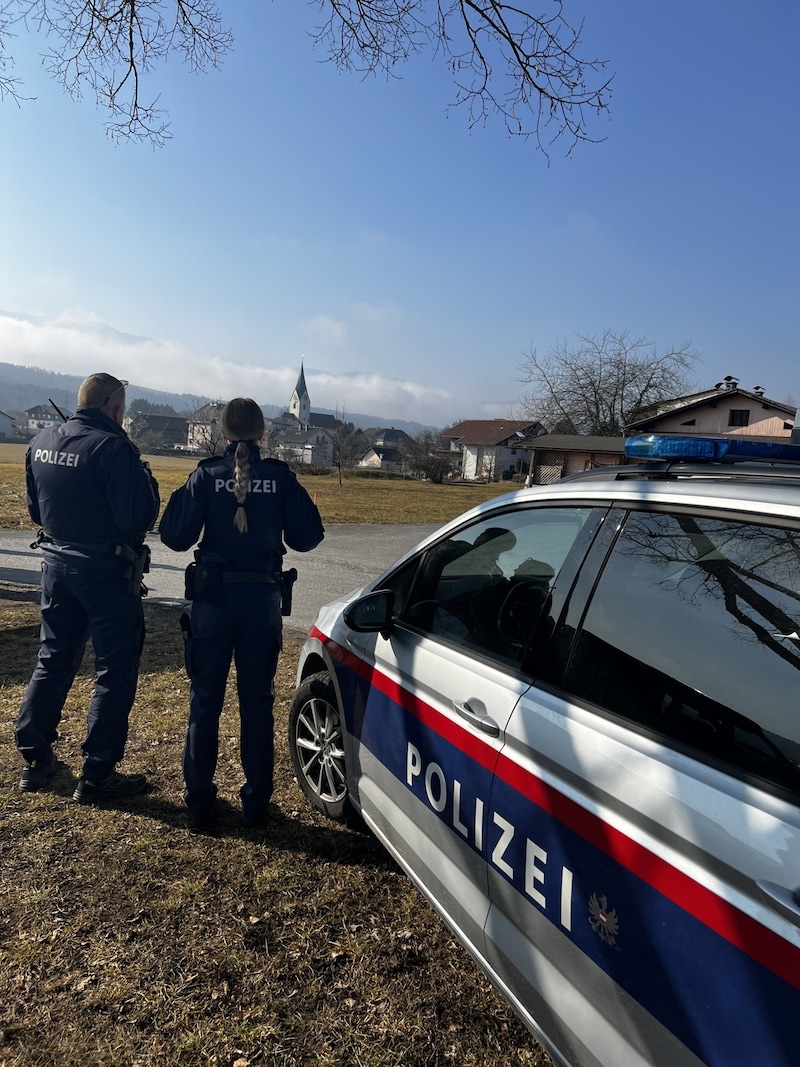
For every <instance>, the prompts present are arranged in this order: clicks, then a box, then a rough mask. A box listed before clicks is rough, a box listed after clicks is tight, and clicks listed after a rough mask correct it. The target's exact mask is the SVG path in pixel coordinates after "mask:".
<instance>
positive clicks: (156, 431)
mask: <svg viewBox="0 0 800 1067" xmlns="http://www.w3.org/2000/svg"><path fill="white" fill-rule="evenodd" d="M123 426H124V427H125V430H126V432H127V433H128V436H129V437H131V438H132V439H133V440H134V441H135V442H136V443H137V445H139V447H140V448H143V449H145V450H146V451H149V452H152V451H153V450H154V449H157V450H158V451H172V450H173V449H175V448H182V449H183V448H186V445H187V440H188V436H189V422H188V420H187V419H185V418H182V417H181V416H180V415H153V414H150V413H147V412H143V411H135V412H133V414H131V415H126V416H125V418H124V420H123Z"/></svg>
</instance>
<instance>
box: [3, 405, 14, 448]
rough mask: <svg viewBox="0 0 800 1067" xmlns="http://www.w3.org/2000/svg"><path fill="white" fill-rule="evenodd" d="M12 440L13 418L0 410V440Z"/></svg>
mask: <svg viewBox="0 0 800 1067" xmlns="http://www.w3.org/2000/svg"><path fill="white" fill-rule="evenodd" d="M13 440H14V419H13V418H12V416H11V415H6V413H5V411H0V441H13Z"/></svg>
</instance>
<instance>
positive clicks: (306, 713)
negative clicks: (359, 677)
mask: <svg viewBox="0 0 800 1067" xmlns="http://www.w3.org/2000/svg"><path fill="white" fill-rule="evenodd" d="M289 751H290V752H291V754H292V763H293V764H294V769H295V773H296V774H297V781H298V782H299V784H300V788H301V789H302V790H303V792H304V793H305V795H306V796H307V797H308V799H309V800H310V801H311V804H312V806H313V807H314V808H316V809H317V811H321V812H322V813H323V814H324V815H327V816H328V818H329V819H345V818H347V816H348V809H349V806H350V805H349V801H348V798H347V773H346V768H345V762H344V736H343V731H342V716H341V712H340V711H339V705H338V703H337V700H336V691H335V689H334V687H333V682H332V681H331V677H330V675H329V674H328V672H327V671H321V672H320V673H319V674H312V675H311V677H309V678H306V680H305V681H304V682H303V683H302V684H301V685H300V686H299V687H298V689H297V692H296V693H295V695H294V698H293V700H292V706H291V708H290V710H289Z"/></svg>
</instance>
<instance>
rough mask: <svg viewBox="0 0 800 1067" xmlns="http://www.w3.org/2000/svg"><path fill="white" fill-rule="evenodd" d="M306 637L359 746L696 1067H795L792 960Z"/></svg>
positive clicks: (799, 960) (702, 891) (710, 899)
mask: <svg viewBox="0 0 800 1067" xmlns="http://www.w3.org/2000/svg"><path fill="white" fill-rule="evenodd" d="M310 636H311V637H312V638H317V639H318V640H319V641H321V642H322V643H324V645H325V647H326V650H327V651H328V653H329V655H330V657H331V661H332V663H333V666H334V669H335V672H336V674H337V678H338V679H339V682H340V688H341V691H342V692H343V693H345V692H346V693H349V694H354V698H353V700H352V702H351V701H347V702H346V703H347V704H348V708H346V710H345V718H346V721H347V727H348V730H349V731H350V732H351V734H352V735H353V736H354V737H355V738H356V739H357V743H358V744H359V745H360V746H364V747H365V748H366V749H368V750H369V751H370V752H371V753H372V755H373V756H374V757H375V758H376V759H377V760H378V761H379V762H380V764H381V765H382V766H383V767H384V768H386V770H387V771H389V772H390V773H391V774H392V775H393V776H394V777H395V778H396V779H397V780H398V781H400V782H402V783H403V784H404V786H405V788H407V789H408V790H409V791H410V792H412V793H413V794H414V796H415V797H416V798H417V799H418V801H419V802H420V803H421V804H423V805H424V806H425V807H426V808H427V809H428V810H429V811H430V812H432V813H433V814H434V815H435V816H436V817H437V818H438V819H440V820H441V821H442V822H443V823H445V824H446V825H447V826H448V828H449V829H450V830H451V831H452V832H453V833H456V834H458V835H459V837H460V838H462V839H463V840H464V842H465V843H466V844H467V845H468V846H469V847H470V848H471V849H472V850H473V851H474V852H476V853H477V854H479V855H480V857H481V858H482V860H483V862H485V864H486V865H487V866H488V868H489V869H490V871H494V872H496V874H497V875H499V876H500V878H502V879H503V880H504V881H505V882H506V883H507V884H508V885H509V886H510V887H511V888H512V890H513V892H515V893H516V894H518V896H519V898H520V900H522V901H525V902H526V905H527V907H529V908H533V909H535V910H536V912H537V913H538V914H540V915H541V916H543V917H544V918H545V919H546V920H547V921H548V922H549V923H551V924H552V925H553V926H555V927H557V929H558V930H559V931H560V932H561V934H562V935H563V936H565V937H567V938H569V940H570V941H571V942H572V943H573V944H574V945H575V946H576V947H577V948H578V949H579V950H580V951H581V952H582V953H583V954H584V955H585V956H586V957H587V958H588V959H589V960H591V961H592V962H593V963H594V964H596V965H597V966H598V967H600V968H601V969H602V970H603V971H604V972H605V973H606V974H607V975H608V976H609V978H611V979H612V980H613V981H615V982H617V983H618V984H619V986H620V987H621V988H622V989H624V991H625V994H626V995H627V996H629V997H631V998H632V999H633V1000H634V1001H636V1002H637V1003H638V1004H639V1005H641V1007H642V1008H643V1009H644V1010H645V1011H646V1012H647V1013H648V1014H649V1015H650V1016H652V1017H653V1019H655V1020H657V1021H658V1022H659V1023H661V1024H662V1025H663V1026H664V1027H665V1028H666V1029H667V1030H668V1031H669V1032H670V1033H671V1034H672V1035H674V1037H675V1038H677V1039H678V1040H679V1041H680V1042H681V1043H682V1044H683V1045H685V1046H686V1048H687V1049H689V1050H691V1052H692V1053H694V1055H695V1056H697V1057H698V1060H699V1062H701V1063H704V1064H709V1065H713V1067H729V1065H731V1064H734V1063H748V1062H750V1063H760V1062H763V1063H767V1062H768V1063H770V1064H771V1065H777V1064H781V1065H782V1067H783V1065H787V1067H788V1065H789V1064H791V1063H792V1059H791V1057H790V1056H789V1054H788V1051H787V1050H789V1049H792V1048H794V1047H796V1046H795V1022H794V1020H795V1018H796V1013H797V1011H798V1009H800V996H798V991H800V947H798V946H793V945H790V944H787V942H786V941H785V940H784V939H783V938H781V937H780V936H779V935H778V934H776V933H773V932H772V931H771V930H770V929H769V928H768V927H767V926H765V925H763V924H762V923H760V922H759V921H758V920H757V919H755V918H754V917H753V916H751V915H749V914H748V913H747V910H746V909H741V908H737V907H735V906H734V905H732V904H731V903H730V902H729V901H728V900H725V899H724V898H723V897H721V896H719V895H717V894H716V893H715V892H714V890H713V888H712V887H710V886H708V885H704V884H702V882H700V881H698V880H697V878H695V877H693V872H692V871H690V870H682V869H680V868H677V867H675V866H673V865H671V864H670V863H668V862H666V861H665V860H663V859H662V858H661V857H660V856H658V855H657V854H656V853H654V852H653V851H652V850H650V849H648V848H646V847H643V846H642V845H641V844H640V843H639V842H637V841H636V840H635V839H634V838H633V837H630V836H628V835H627V834H626V833H624V832H622V831H621V830H620V829H617V828H615V827H614V826H612V825H610V824H609V823H608V822H606V821H604V820H602V819H601V818H599V817H598V816H597V815H595V814H593V813H592V812H591V811H588V810H586V808H585V807H583V806H582V805H580V804H578V803H576V802H575V801H574V800H572V799H571V798H570V797H569V796H567V795H565V793H564V792H563V791H561V790H560V789H558V788H555V787H554V786H553V785H552V784H550V783H549V782H548V781H546V780H545V777H544V776H543V775H541V774H537V773H534V772H532V770H531V769H530V768H529V767H527V766H524V765H522V764H521V763H519V762H518V761H516V760H515V759H513V758H512V757H510V756H508V755H505V754H504V752H502V751H501V752H500V753H498V752H497V751H496V750H495V749H493V748H492V747H491V746H490V745H489V744H487V743H485V742H483V741H482V740H481V738H480V737H478V736H476V734H475V733H474V732H473V731H470V730H468V729H465V728H463V727H461V726H459V725H458V724H457V723H455V722H453V720H452V719H449V718H448V717H447V716H445V715H443V714H441V713H440V712H439V711H437V710H436V709H435V708H433V707H432V706H431V705H429V704H427V703H426V702H424V701H422V700H420V699H419V698H418V697H417V696H416V695H415V694H413V693H411V692H409V691H408V690H407V689H405V688H403V687H401V686H399V685H398V684H397V683H396V682H395V681H394V680H393V679H390V678H387V677H386V676H384V675H383V674H382V673H381V672H380V671H378V670H376V669H375V667H374V665H373V664H371V663H370V664H365V663H363V662H362V661H360V660H359V659H358V658H357V657H355V656H353V655H352V653H350V652H347V651H345V649H343V648H342V646H340V645H339V644H338V643H337V642H335V641H332V640H330V639H329V638H328V637H327V636H326V635H325V634H324V633H323V632H322V631H320V630H319V629H317V628H314V629H312V631H311V633H310ZM351 706H352V707H355V708H356V709H360V710H357V711H355V712H352V711H351V710H350V707H351ZM388 722H391V723H392V728H391V730H389V729H387V728H386V723H388ZM401 736H402V737H403V739H404V741H405V744H404V746H403V747H402V748H401V747H400V745H399V744H398V738H399V737H401ZM523 911H524V909H523ZM665 964H666V966H665ZM709 970H711V971H713V973H714V975H715V976H716V980H715V982H714V983H709V981H708V974H709ZM676 974H679V975H680V983H679V984H680V988H681V991H682V992H681V996H680V999H676V996H675V986H676ZM728 978H731V979H732V980H726V979H728ZM743 979H744V981H743ZM754 989H757V990H759V991H760V999H759V1002H758V1003H757V1004H756V1003H754V1001H753V997H752V990H754ZM748 1020H750V1021H751V1023H752V1025H750V1024H748ZM765 1020H768V1023H769V1025H768V1027H767V1028H766V1029H765V1025H764V1024H765ZM787 1057H788V1058H787ZM632 1062H633V1061H632ZM637 1062H645V1061H638V1060H637ZM687 1062H689V1061H687Z"/></svg>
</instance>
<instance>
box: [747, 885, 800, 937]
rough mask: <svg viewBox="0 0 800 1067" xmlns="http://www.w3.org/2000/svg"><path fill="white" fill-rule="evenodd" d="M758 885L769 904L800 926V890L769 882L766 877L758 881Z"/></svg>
mask: <svg viewBox="0 0 800 1067" xmlns="http://www.w3.org/2000/svg"><path fill="white" fill-rule="evenodd" d="M756 885H757V886H758V888H759V889H760V890H761V895H762V897H763V898H764V900H765V901H766V902H767V904H769V905H770V906H771V907H773V908H774V909H775V910H776V911H778V912H780V913H781V915H782V916H783V917H784V918H785V919H788V920H789V921H790V922H793V923H794V924H795V926H800V890H797V889H794V890H792V889H787V888H786V886H782V885H778V884H777V883H776V882H767V881H766V880H765V879H762V880H760V881H758V882H756Z"/></svg>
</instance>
